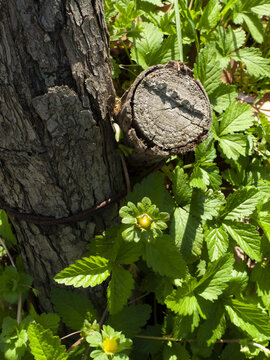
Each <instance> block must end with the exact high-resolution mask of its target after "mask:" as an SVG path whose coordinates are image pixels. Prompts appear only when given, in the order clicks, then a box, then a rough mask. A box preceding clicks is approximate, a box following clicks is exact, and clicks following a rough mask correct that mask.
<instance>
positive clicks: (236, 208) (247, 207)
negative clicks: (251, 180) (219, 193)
mask: <svg viewBox="0 0 270 360" xmlns="http://www.w3.org/2000/svg"><path fill="white" fill-rule="evenodd" d="M260 199H261V196H260V194H259V192H258V190H257V189H256V188H254V187H252V188H240V189H238V190H237V191H235V192H233V193H231V194H230V195H229V196H228V197H227V199H226V200H227V202H226V205H225V207H224V209H223V210H222V212H221V216H222V217H224V219H225V220H236V219H243V218H244V217H246V216H249V215H250V214H252V213H253V211H254V210H255V208H256V206H257V205H258V204H259V202H260Z"/></svg>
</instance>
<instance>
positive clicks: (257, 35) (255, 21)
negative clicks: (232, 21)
mask: <svg viewBox="0 0 270 360" xmlns="http://www.w3.org/2000/svg"><path fill="white" fill-rule="evenodd" d="M242 17H243V19H244V21H245V23H246V25H247V27H248V29H249V31H250V33H251V35H252V37H253V39H254V40H255V41H257V42H258V43H259V44H261V43H262V42H263V32H264V29H263V26H262V23H261V20H260V19H259V17H258V16H257V15H255V14H250V13H246V14H242Z"/></svg>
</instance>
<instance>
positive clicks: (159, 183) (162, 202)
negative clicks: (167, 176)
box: [123, 172, 175, 213]
mask: <svg viewBox="0 0 270 360" xmlns="http://www.w3.org/2000/svg"><path fill="white" fill-rule="evenodd" d="M157 189H158V191H157ZM145 196H146V197H148V198H149V199H151V201H152V203H153V204H155V205H156V206H157V207H158V208H159V210H160V211H166V212H168V213H171V212H172V210H173V208H174V206H175V204H174V201H173V200H172V197H171V196H170V194H169V192H168V191H167V190H166V189H165V186H164V177H162V176H161V174H160V173H158V172H156V173H154V174H151V175H149V176H147V177H146V178H144V179H143V181H142V182H141V183H140V184H136V185H135V186H134V188H133V191H132V192H130V193H129V194H128V195H127V197H126V199H125V200H124V201H125V203H123V204H126V202H127V201H131V202H133V203H137V202H138V201H141V199H142V198H143V197H145Z"/></svg>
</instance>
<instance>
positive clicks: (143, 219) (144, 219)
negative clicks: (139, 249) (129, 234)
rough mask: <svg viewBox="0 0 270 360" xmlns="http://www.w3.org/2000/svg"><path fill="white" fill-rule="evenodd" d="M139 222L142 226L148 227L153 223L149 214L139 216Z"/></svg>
mask: <svg viewBox="0 0 270 360" xmlns="http://www.w3.org/2000/svg"><path fill="white" fill-rule="evenodd" d="M137 223H138V225H139V226H140V227H142V228H144V229H148V228H149V227H150V226H151V224H152V219H151V218H150V217H149V216H148V215H147V214H143V215H141V216H139V217H138V218H137Z"/></svg>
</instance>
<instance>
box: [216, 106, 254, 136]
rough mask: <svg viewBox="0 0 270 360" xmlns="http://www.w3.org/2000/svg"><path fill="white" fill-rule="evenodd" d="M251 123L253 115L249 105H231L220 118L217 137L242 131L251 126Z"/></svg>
mask: <svg viewBox="0 0 270 360" xmlns="http://www.w3.org/2000/svg"><path fill="white" fill-rule="evenodd" d="M253 122H254V115H253V111H252V108H251V106H250V105H248V104H247V103H243V104H242V103H240V102H237V103H236V104H231V105H230V106H229V107H228V108H227V109H226V111H225V112H224V114H223V116H222V117H221V121H220V125H219V134H218V136H224V135H227V134H230V133H232V132H235V131H244V130H246V129H248V128H249V127H250V126H252V125H253Z"/></svg>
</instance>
